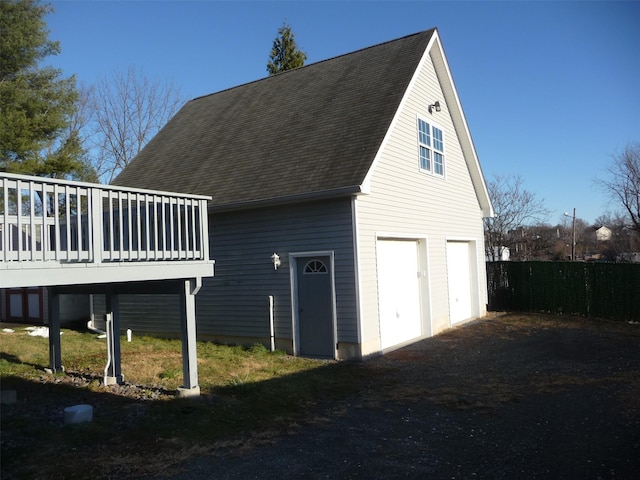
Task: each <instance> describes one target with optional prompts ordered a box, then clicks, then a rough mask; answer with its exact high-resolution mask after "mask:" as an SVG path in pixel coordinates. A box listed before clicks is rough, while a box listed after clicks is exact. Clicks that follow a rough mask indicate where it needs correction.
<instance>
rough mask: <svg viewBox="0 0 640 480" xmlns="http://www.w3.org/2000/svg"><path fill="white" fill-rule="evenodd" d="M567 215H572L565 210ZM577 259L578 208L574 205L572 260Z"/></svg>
mask: <svg viewBox="0 0 640 480" xmlns="http://www.w3.org/2000/svg"><path fill="white" fill-rule="evenodd" d="M564 216H565V217H569V216H570V215H569V214H568V213H567V212H564ZM575 259H576V208H575V207H573V234H572V236H571V261H572V262H573V261H575Z"/></svg>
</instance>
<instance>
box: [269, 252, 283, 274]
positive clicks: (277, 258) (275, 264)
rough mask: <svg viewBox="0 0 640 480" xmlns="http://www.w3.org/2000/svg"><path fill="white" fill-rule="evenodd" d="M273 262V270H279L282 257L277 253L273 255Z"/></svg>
mask: <svg viewBox="0 0 640 480" xmlns="http://www.w3.org/2000/svg"><path fill="white" fill-rule="evenodd" d="M271 261H272V262H273V269H274V270H277V269H278V267H279V266H280V263H282V262H280V255H278V254H277V253H274V254H273V255H271Z"/></svg>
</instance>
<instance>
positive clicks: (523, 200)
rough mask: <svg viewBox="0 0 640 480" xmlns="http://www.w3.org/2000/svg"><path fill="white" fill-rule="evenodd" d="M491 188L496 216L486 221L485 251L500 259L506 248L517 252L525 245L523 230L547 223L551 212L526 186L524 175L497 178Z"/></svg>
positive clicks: (488, 255)
mask: <svg viewBox="0 0 640 480" xmlns="http://www.w3.org/2000/svg"><path fill="white" fill-rule="evenodd" d="M488 188H489V196H490V197H491V202H492V203H493V209H494V212H495V215H494V217H493V218H485V220H484V234H485V251H486V255H487V258H488V259H490V260H499V259H500V258H501V255H502V251H503V249H504V248H505V247H506V248H509V249H510V250H513V251H514V252H515V250H516V249H515V248H514V247H515V246H516V244H519V243H522V241H523V238H522V236H523V235H524V232H526V229H523V227H525V226H527V225H530V224H532V223H535V222H537V223H543V222H544V220H545V219H546V217H547V216H548V215H549V210H547V209H546V208H545V207H544V203H543V200H538V199H537V198H536V196H535V194H534V193H531V192H529V191H528V190H526V189H525V188H524V187H523V181H522V178H521V177H520V176H512V175H509V176H499V175H496V176H495V177H494V180H493V181H491V182H489V184H488Z"/></svg>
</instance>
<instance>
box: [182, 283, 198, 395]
mask: <svg viewBox="0 0 640 480" xmlns="http://www.w3.org/2000/svg"><path fill="white" fill-rule="evenodd" d="M198 280H200V279H185V280H183V281H182V282H180V283H181V285H180V289H181V292H180V329H181V331H182V376H183V379H184V380H183V382H184V384H183V386H182V387H181V388H178V396H181V397H194V396H198V395H200V387H199V386H198V355H197V352H196V302H195V296H196V293H198V290H200V286H201V281H198Z"/></svg>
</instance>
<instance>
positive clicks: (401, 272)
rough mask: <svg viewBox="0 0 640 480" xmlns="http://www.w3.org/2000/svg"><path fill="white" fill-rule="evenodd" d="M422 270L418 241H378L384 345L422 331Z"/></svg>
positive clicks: (379, 291) (417, 334)
mask: <svg viewBox="0 0 640 480" xmlns="http://www.w3.org/2000/svg"><path fill="white" fill-rule="evenodd" d="M418 271H419V267H418V245H417V242H415V241H408V240H379V241H378V309H379V312H380V337H381V338H380V341H381V344H382V348H388V347H391V346H394V345H398V344H399V343H402V342H406V341H407V340H411V339H413V338H416V337H419V336H420V335H421V334H422V328H421V318H420V281H419V277H418Z"/></svg>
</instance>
